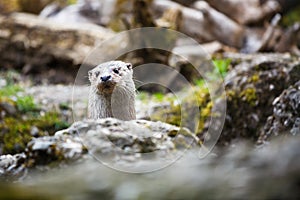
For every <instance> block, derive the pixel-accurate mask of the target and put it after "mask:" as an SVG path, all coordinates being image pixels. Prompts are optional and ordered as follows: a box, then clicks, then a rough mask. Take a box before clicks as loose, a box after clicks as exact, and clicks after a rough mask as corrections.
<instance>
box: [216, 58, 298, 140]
mask: <svg viewBox="0 0 300 200" xmlns="http://www.w3.org/2000/svg"><path fill="white" fill-rule="evenodd" d="M269 56H270V57H269ZM250 57H251V56H250ZM242 60H245V59H242ZM272 60H274V61H272ZM232 62H233V63H234V62H235V61H234V60H233V61H232ZM293 63H296V64H293ZM297 63H299V60H297V58H293V57H290V58H289V59H288V58H287V57H286V55H282V56H280V54H277V56H276V58H274V59H273V56H272V54H270V55H268V54H265V55H261V56H257V57H256V58H255V59H254V61H253V62H250V63H249V62H245V61H240V64H238V65H236V66H235V67H234V69H233V70H231V71H230V72H229V74H228V75H227V76H226V78H225V84H226V88H225V89H226V93H227V116H226V121H225V126H224V129H223V131H222V134H221V137H220V140H219V141H220V143H223V144H227V143H228V142H229V141H231V140H232V139H234V138H251V139H252V140H253V141H256V140H257V139H258V137H259V129H260V128H262V127H263V126H264V125H265V123H266V121H267V118H268V117H269V116H270V115H271V114H272V112H273V110H272V102H273V101H274V99H275V98H276V97H277V96H279V95H280V93H281V92H282V91H283V90H284V89H285V88H287V87H288V86H289V85H291V84H293V83H294V81H295V80H296V79H297V78H298V80H299V78H300V77H297V78H295V77H293V78H290V77H291V76H289V74H290V72H291V71H294V70H295V69H296V68H297V66H298V65H299V64H297ZM293 74H294V75H295V76H297V75H296V73H293Z"/></svg>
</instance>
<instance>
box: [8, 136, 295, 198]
mask: <svg viewBox="0 0 300 200" xmlns="http://www.w3.org/2000/svg"><path fill="white" fill-rule="evenodd" d="M197 151H198V149H195V151H189V150H188V151H186V153H185V154H184V155H183V157H182V158H181V159H179V160H177V161H176V162H174V163H172V165H170V166H169V167H166V168H164V169H162V170H159V171H156V172H153V173H141V174H131V173H122V172H120V171H116V170H115V169H110V168H108V167H107V166H106V165H105V163H102V164H100V163H99V162H97V161H96V160H95V159H89V160H86V161H85V162H82V163H80V164H78V165H76V166H72V167H68V168H64V169H61V170H55V171H53V172H48V173H47V174H43V175H39V176H32V177H31V178H30V179H29V180H24V181H23V182H22V183H21V184H20V183H19V184H17V185H16V184H13V185H11V184H8V183H7V184H6V187H8V188H10V190H7V195H11V196H15V194H18V191H19V192H20V191H28V192H29V193H30V194H39V195H42V196H44V197H45V198H46V197H47V198H49V197H54V198H55V197H61V198H62V199H72V198H74V197H76V199H79V200H80V199H97V198H99V196H101V198H105V199H141V198H142V199H199V198H204V199H220V198H221V199H243V198H244V197H247V198H249V199H272V198H274V197H280V198H283V199H299V197H300V192H299V190H298V186H299V184H298V183H299V179H300V175H299V170H300V160H299V156H300V138H299V136H296V137H288V138H287V139H286V140H282V139H280V140H278V139H277V140H275V141H274V143H272V144H270V145H266V146H264V147H261V148H257V149H253V146H252V145H249V144H247V143H237V144H235V146H234V147H231V148H228V149H219V150H216V151H215V152H214V154H215V155H213V154H210V155H209V156H208V157H206V158H204V159H199V158H198V157H197V154H196V153H197ZM134 165H136V163H134ZM134 165H133V166H134ZM274 180H276V181H274ZM270 188H272V189H270ZM12 189H15V190H12ZM9 191H16V192H9ZM30 191H31V192H30ZM7 199H8V198H7ZM41 199H42V198H41Z"/></svg>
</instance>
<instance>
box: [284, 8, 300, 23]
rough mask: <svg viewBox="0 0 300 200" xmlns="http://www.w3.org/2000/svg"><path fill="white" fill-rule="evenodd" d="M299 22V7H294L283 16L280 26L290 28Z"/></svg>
mask: <svg viewBox="0 0 300 200" xmlns="http://www.w3.org/2000/svg"><path fill="white" fill-rule="evenodd" d="M299 21H300V6H298V7H295V8H294V9H292V10H291V11H289V12H288V13H287V14H285V15H284V16H283V18H282V22H281V23H282V25H284V26H291V25H293V24H294V23H296V22H299Z"/></svg>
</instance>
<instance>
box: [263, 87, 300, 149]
mask: <svg viewBox="0 0 300 200" xmlns="http://www.w3.org/2000/svg"><path fill="white" fill-rule="evenodd" d="M281 134H291V135H300V81H298V82H297V83H295V84H294V85H292V86H290V87H289V88H288V89H286V90H284V91H283V92H282V93H281V95H280V96H279V97H277V98H276V99H275V100H274V101H273V114H272V115H271V116H270V117H268V120H267V123H266V124H265V126H264V128H263V130H262V131H261V133H260V137H259V140H258V143H263V142H266V141H267V140H270V139H271V138H272V137H274V136H278V135H281Z"/></svg>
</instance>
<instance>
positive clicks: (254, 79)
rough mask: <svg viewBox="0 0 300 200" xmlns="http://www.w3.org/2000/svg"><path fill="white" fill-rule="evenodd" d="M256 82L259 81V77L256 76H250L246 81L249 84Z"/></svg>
mask: <svg viewBox="0 0 300 200" xmlns="http://www.w3.org/2000/svg"><path fill="white" fill-rule="evenodd" d="M258 81H259V75H258V74H254V75H252V76H251V77H250V78H249V80H248V82H249V83H257V82H258Z"/></svg>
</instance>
